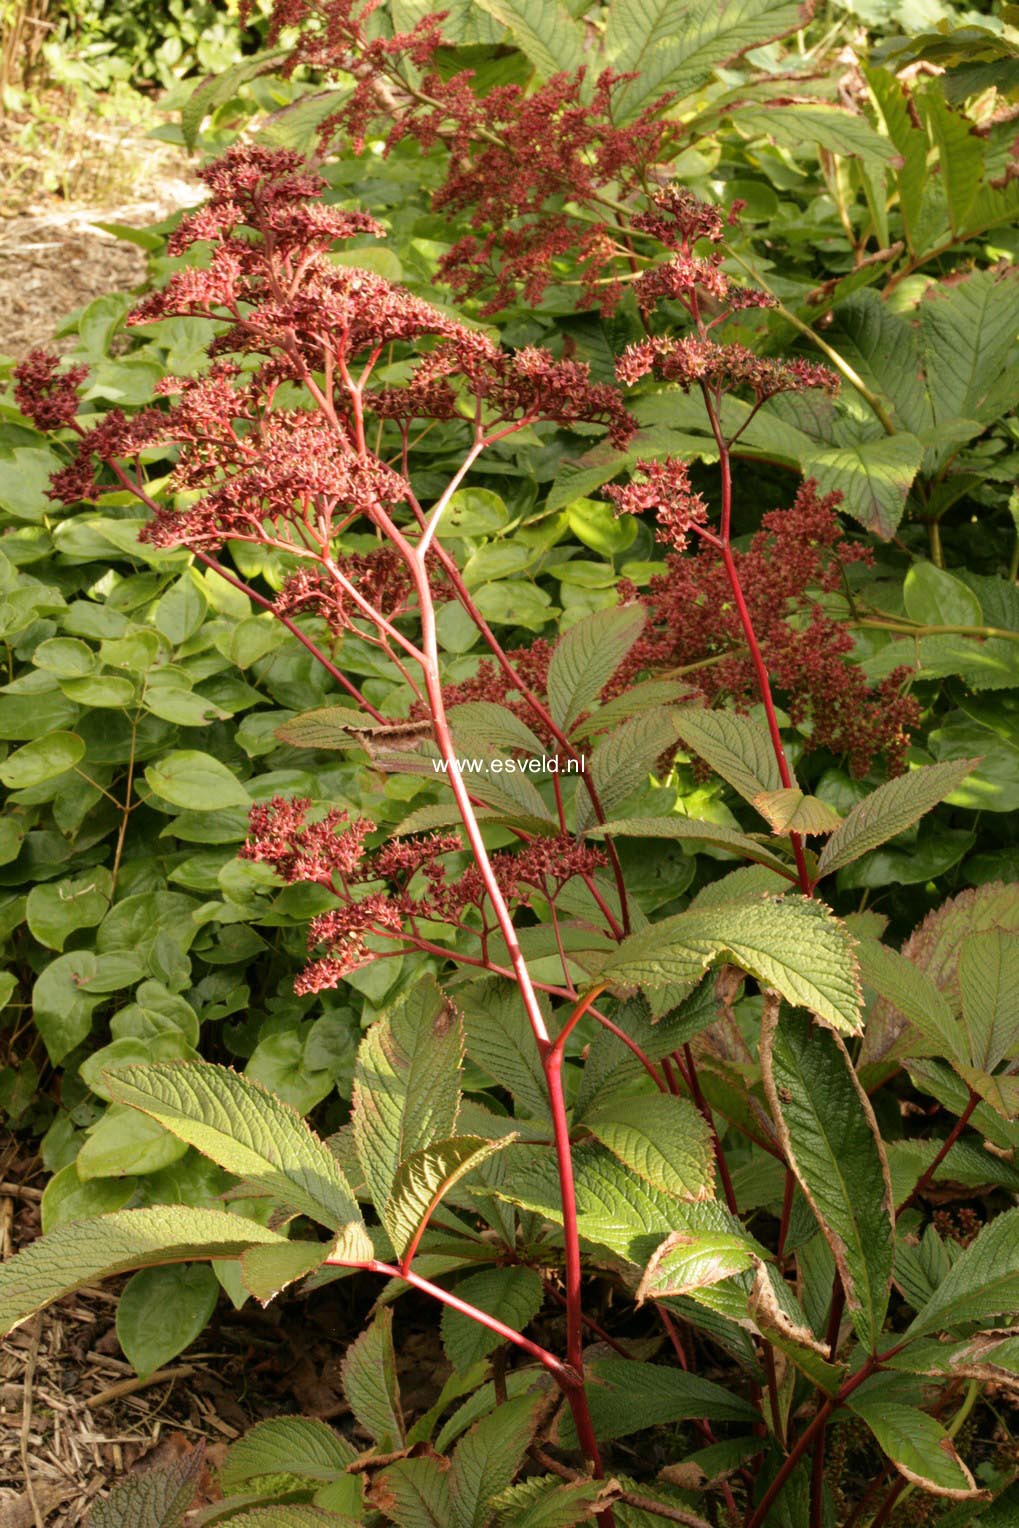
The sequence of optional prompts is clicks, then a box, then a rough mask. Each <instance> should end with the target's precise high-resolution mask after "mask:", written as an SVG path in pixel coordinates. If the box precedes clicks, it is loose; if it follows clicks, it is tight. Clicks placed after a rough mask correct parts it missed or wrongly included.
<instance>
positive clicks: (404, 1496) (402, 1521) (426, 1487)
mask: <svg viewBox="0 0 1019 1528" xmlns="http://www.w3.org/2000/svg"><path fill="white" fill-rule="evenodd" d="M372 1499H373V1501H375V1502H376V1503H378V1505H379V1506H384V1507H385V1511H386V1516H387V1517H389V1518H392V1520H393V1521H394V1522H395V1523H396V1524H398V1528H449V1524H450V1522H451V1520H452V1514H453V1505H452V1502H451V1501H450V1498H449V1474H448V1471H447V1470H445V1469H444V1468H443V1467H442V1466H440V1464H439V1462H438V1460H437V1459H432V1458H428V1457H425V1458H423V1459H398V1460H397V1461H396V1463H395V1464H391V1465H390V1466H389V1468H388V1469H387V1470H386V1471H385V1472H384V1473H383V1474H382V1475H380V1476H379V1479H378V1481H377V1483H376V1485H375V1487H374V1489H373V1491H372Z"/></svg>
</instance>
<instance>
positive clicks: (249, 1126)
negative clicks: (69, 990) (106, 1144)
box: [105, 1061, 361, 1231]
mask: <svg viewBox="0 0 1019 1528" xmlns="http://www.w3.org/2000/svg"><path fill="white" fill-rule="evenodd" d="M105 1075H106V1081H107V1086H108V1088H109V1092H110V1097H111V1098H113V1099H115V1100H116V1101H117V1102H118V1103H122V1104H128V1105H130V1106H131V1108H134V1109H139V1110H141V1112H142V1113H143V1114H147V1115H149V1116H150V1117H151V1118H152V1119H155V1120H158V1122H159V1123H160V1124H161V1125H162V1126H163V1127H164V1128H165V1129H167V1130H169V1131H170V1132H171V1133H172V1134H173V1135H175V1136H177V1137H178V1138H179V1139H180V1140H182V1141H186V1142H187V1143H188V1145H189V1146H194V1147H196V1148H197V1150H198V1151H201V1152H202V1153H203V1154H204V1155H205V1156H207V1157H211V1159H212V1160H213V1161H214V1162H217V1163H218V1164H219V1166H220V1167H223V1168H225V1169H226V1171H227V1172H229V1173H236V1175H237V1176H238V1177H239V1178H243V1179H245V1180H246V1181H247V1182H249V1183H253V1184H257V1185H258V1187H259V1188H261V1189H263V1190H264V1191H265V1192H267V1193H269V1194H272V1195H273V1196H274V1197H275V1198H278V1199H280V1200H282V1202H283V1203H284V1204H286V1205H288V1206H289V1207H290V1208H291V1209H294V1210H298V1211H300V1213H301V1214H302V1215H308V1216H309V1217H310V1218H311V1219H312V1220H315V1221H317V1222H318V1223H319V1224H320V1225H324V1226H327V1227H328V1228H329V1230H331V1231H336V1230H338V1229H339V1227H340V1226H343V1225H346V1224H348V1223H350V1222H356V1223H360V1221H361V1212H360V1210H359V1209H358V1207H357V1204H356V1201H355V1199H354V1196H353V1194H352V1193H351V1191H350V1186H349V1184H348V1183H347V1181H346V1179H345V1178H344V1176H343V1174H342V1172H341V1171H340V1169H339V1166H338V1165H337V1162H336V1159H335V1158H334V1157H333V1155H332V1153H331V1152H330V1150H329V1148H328V1146H326V1144H325V1142H324V1141H322V1140H320V1139H319V1137H318V1136H317V1135H315V1133H314V1132H313V1131H312V1130H310V1129H309V1127H308V1126H307V1124H306V1123H305V1122H304V1120H303V1119H302V1118H301V1116H300V1115H299V1114H298V1112H297V1110H296V1109H292V1108H291V1107H290V1105H289V1104H285V1103H283V1101H282V1100H281V1099H279V1098H277V1097H276V1096H275V1094H273V1093H270V1092H269V1090H268V1089H267V1088H264V1087H262V1085H261V1083H258V1082H255V1081H254V1080H253V1079H252V1078H250V1077H240V1076H238V1074H237V1073H236V1072H232V1071H230V1070H229V1068H228V1067H224V1066H214V1065H212V1063H211V1062H207V1061H168V1062H159V1063H155V1064H153V1065H151V1066H129V1067H125V1068H124V1070H123V1071H121V1072H108V1073H106V1074H105Z"/></svg>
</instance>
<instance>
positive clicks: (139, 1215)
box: [0, 1204, 284, 1333]
mask: <svg viewBox="0 0 1019 1528" xmlns="http://www.w3.org/2000/svg"><path fill="white" fill-rule="evenodd" d="M283 1240H284V1238H283V1237H282V1236H280V1235H279V1233H278V1232H277V1231H270V1230H269V1229H268V1228H267V1227H266V1226H260V1225H258V1224H257V1222H256V1221H253V1220H247V1219H246V1218H244V1217H242V1216H240V1215H231V1214H229V1213H228V1212H227V1211H226V1210H199V1209H194V1208H192V1207H191V1206H190V1205H183V1204H161V1205H158V1206H156V1207H155V1208H151V1209H144V1210H117V1211H115V1212H114V1214H112V1215H100V1216H97V1217H96V1219H95V1220H72V1221H68V1222H67V1223H66V1224H64V1225H62V1226H57V1227H56V1228H55V1229H54V1230H52V1231H50V1232H49V1234H48V1235H47V1236H45V1237H42V1238H41V1239H40V1240H39V1241H35V1242H31V1243H30V1244H29V1245H28V1246H27V1247H24V1248H23V1249H22V1250H21V1251H20V1252H17V1253H15V1255H14V1257H12V1258H10V1259H9V1260H8V1261H7V1262H6V1263H3V1264H2V1265H0V1332H4V1333H6V1332H9V1331H11V1329H12V1328H13V1327H15V1326H17V1325H18V1324H19V1323H20V1322H22V1321H26V1320H27V1319H28V1317H29V1316H33V1315H34V1314H35V1312H36V1311H38V1310H42V1308H43V1307H44V1306H46V1305H51V1304H52V1303H53V1301H54V1300H58V1299H59V1298H60V1296H61V1295H67V1294H71V1293H72V1292H73V1291H74V1290H76V1289H81V1287H82V1285H84V1284H94V1283H96V1282H97V1281H98V1280H100V1279H111V1278H114V1277H115V1276H116V1275H117V1274H118V1273H130V1272H132V1271H133V1270H134V1269H135V1268H154V1267H156V1266H157V1265H158V1264H160V1263H187V1262H192V1261H195V1262H197V1261H201V1260H204V1259H206V1258H220V1257H225V1258H237V1257H240V1255H241V1253H242V1252H243V1251H244V1250H245V1248H246V1247H250V1246H253V1245H255V1244H256V1243H258V1242H265V1243H267V1244H272V1243H279V1242H282V1241H283Z"/></svg>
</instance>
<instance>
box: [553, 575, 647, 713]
mask: <svg viewBox="0 0 1019 1528" xmlns="http://www.w3.org/2000/svg"><path fill="white" fill-rule="evenodd" d="M646 620H647V616H646V613H645V611H644V608H643V606H642V605H639V604H632V605H616V606H614V607H613V608H612V609H611V610H598V611H596V612H595V613H594V615H589V616H585V617H584V619H583V620H582V621H578V622H577V624H576V626H571V627H570V629H569V631H568V632H566V633H565V635H564V636H562V637H561V638H560V639H559V641H558V642H557V643H556V646H555V651H554V652H553V654H552V661H551V662H550V663H549V666H548V705H549V711H550V712H551V715H552V720H553V721H554V722H555V724H556V726H557V727H561V728H562V729H563V731H564V732H569V730H570V728H571V727H572V725H573V723H574V722H576V721H577V720H578V718H579V717H580V716H582V715H583V713H584V712H585V711H590V709H591V707H592V706H593V705H594V704H595V702H596V701H597V699H598V696H599V695H600V694H601V692H602V690H603V689H604V688H605V686H606V685H607V684H608V682H609V680H610V679H611V678H612V675H613V674H614V673H615V672H616V669H617V668H618V667H619V665H620V664H621V663H622V661H623V659H624V658H625V657H626V655H627V653H628V652H629V651H630V649H631V648H632V646H633V644H634V643H635V642H636V640H637V638H638V637H639V636H640V634H641V632H642V631H643V629H644V624H645V621H646Z"/></svg>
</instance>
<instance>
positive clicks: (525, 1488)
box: [492, 1475, 618, 1528]
mask: <svg viewBox="0 0 1019 1528" xmlns="http://www.w3.org/2000/svg"><path fill="white" fill-rule="evenodd" d="M617 1495H618V1488H617V1486H616V1484H615V1482H614V1481H610V1480H608V1481H607V1480H569V1481H563V1480H560V1479H559V1477H558V1476H557V1475H536V1476H533V1477H532V1478H531V1479H530V1480H521V1481H518V1482H517V1484H516V1485H515V1486H510V1487H509V1489H508V1490H506V1491H503V1492H502V1493H501V1494H500V1495H499V1496H497V1497H496V1499H495V1501H494V1502H493V1503H492V1506H493V1507H494V1508H495V1524H496V1528H575V1525H576V1524H577V1523H583V1522H586V1521H587V1520H588V1518H591V1517H595V1516H596V1515H597V1514H598V1513H599V1512H600V1511H603V1510H604V1508H606V1507H610V1506H611V1505H612V1503H613V1502H614V1501H615V1499H616V1497H617Z"/></svg>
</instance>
